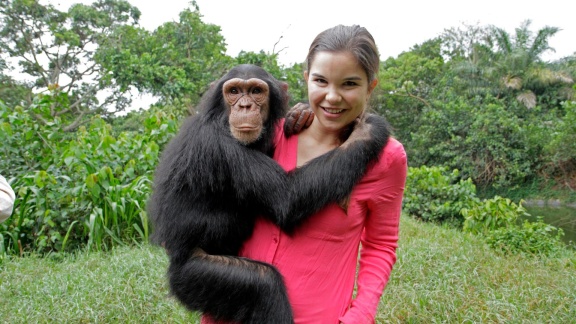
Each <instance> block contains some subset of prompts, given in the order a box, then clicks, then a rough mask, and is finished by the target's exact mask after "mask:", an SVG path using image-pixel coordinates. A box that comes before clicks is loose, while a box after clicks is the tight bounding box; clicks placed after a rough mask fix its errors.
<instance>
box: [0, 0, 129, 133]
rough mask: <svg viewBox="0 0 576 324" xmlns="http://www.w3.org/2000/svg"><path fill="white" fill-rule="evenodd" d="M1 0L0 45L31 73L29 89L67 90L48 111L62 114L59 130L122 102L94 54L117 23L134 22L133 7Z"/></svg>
mask: <svg viewBox="0 0 576 324" xmlns="http://www.w3.org/2000/svg"><path fill="white" fill-rule="evenodd" d="M1 4H2V5H1V6H0V8H1V9H0V18H1V25H0V39H1V40H2V42H1V43H0V48H1V50H2V51H3V52H4V53H6V54H7V55H8V56H9V57H10V58H12V59H14V60H16V61H17V64H18V65H19V67H20V72H21V73H22V74H25V75H28V76H29V77H30V78H32V82H33V83H34V90H36V91H44V92H51V93H53V94H56V95H57V94H58V93H60V92H62V93H66V94H67V95H68V98H69V100H70V104H69V105H66V106H61V105H54V106H53V107H51V111H50V114H51V116H53V117H55V116H67V118H68V120H67V121H66V123H65V124H63V125H62V126H63V129H64V130H74V129H76V128H77V127H78V126H79V125H81V124H82V123H85V122H87V121H88V120H89V116H90V115H92V114H94V113H99V114H107V113H113V112H116V111H122V110H124V109H125V108H126V106H127V104H128V103H129V100H128V99H127V98H126V97H125V91H122V90H121V89H119V88H118V87H115V86H114V85H113V84H110V83H106V82H102V81H103V78H104V76H105V75H104V71H103V70H102V66H101V65H100V64H99V63H98V62H97V61H95V60H94V56H95V51H96V49H98V47H99V46H101V45H102V44H104V43H105V42H106V40H107V38H108V37H109V36H110V35H111V34H112V33H113V32H114V31H115V29H116V28H119V27H120V26H124V25H130V24H135V23H137V22H138V19H139V17H140V11H139V10H138V9H137V8H136V7H134V6H132V5H130V4H129V3H128V1H125V0H97V1H95V2H94V3H93V4H92V5H89V6H88V5H84V4H74V5H72V6H71V7H70V8H69V10H68V11H67V12H62V11H59V10H57V9H56V8H54V7H53V6H52V5H43V4H41V3H40V2H39V1H38V0H1ZM104 93H106V94H104ZM111 107H113V108H111Z"/></svg>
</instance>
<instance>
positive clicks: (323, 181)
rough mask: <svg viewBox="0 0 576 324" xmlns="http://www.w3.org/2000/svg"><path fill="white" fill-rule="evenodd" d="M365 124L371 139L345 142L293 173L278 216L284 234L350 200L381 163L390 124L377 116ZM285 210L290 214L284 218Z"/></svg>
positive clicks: (371, 117)
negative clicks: (369, 171)
mask: <svg viewBox="0 0 576 324" xmlns="http://www.w3.org/2000/svg"><path fill="white" fill-rule="evenodd" d="M364 123H365V125H363V126H362V127H368V129H367V130H368V134H369V136H367V137H365V138H360V139H357V140H353V141H351V142H345V143H344V144H343V145H342V146H340V147H339V148H337V149H334V150H332V151H330V152H328V153H326V154H323V155H321V156H319V157H317V158H315V159H313V160H311V161H309V162H308V163H306V164H305V165H304V166H302V167H299V168H296V169H295V170H293V171H291V172H290V173H289V182H288V184H289V195H287V197H286V198H285V199H284V200H283V201H281V202H279V203H281V204H282V203H283V205H284V206H282V207H280V209H281V210H278V213H279V214H276V216H277V225H278V226H280V227H281V228H282V230H284V231H285V232H288V233H290V232H292V231H293V230H294V229H295V228H296V227H297V226H299V225H300V224H301V223H302V222H303V221H305V220H306V219H307V218H308V217H309V216H310V215H313V214H314V213H316V212H317V211H319V210H320V209H322V208H323V207H324V206H325V205H327V204H329V203H332V202H339V201H342V200H344V199H346V198H347V197H348V196H349V195H350V193H351V192H352V189H353V188H354V186H355V185H356V183H358V181H360V179H361V178H362V177H363V175H364V173H365V172H366V170H367V168H368V167H369V166H370V164H371V163H372V162H374V161H376V160H377V159H378V157H379V156H380V154H381V152H382V149H383V148H384V146H385V145H386V143H387V142H388V138H389V136H390V129H389V126H388V123H387V122H386V120H385V119H384V118H382V117H379V116H376V115H369V116H367V117H366V120H365V121H364ZM363 131H364V132H366V129H364V130H363ZM354 132H356V130H355V131H354ZM353 134H354V133H353ZM282 210H285V211H287V212H286V213H285V214H280V213H281V212H282Z"/></svg>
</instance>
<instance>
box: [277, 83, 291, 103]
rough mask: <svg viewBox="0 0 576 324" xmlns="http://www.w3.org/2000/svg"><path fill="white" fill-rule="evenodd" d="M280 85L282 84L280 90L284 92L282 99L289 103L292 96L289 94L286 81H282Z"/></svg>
mask: <svg viewBox="0 0 576 324" xmlns="http://www.w3.org/2000/svg"><path fill="white" fill-rule="evenodd" d="M278 83H280V88H281V90H282V99H283V100H284V102H286V103H288V101H289V100H290V94H288V83H287V82H284V81H280V82H278Z"/></svg>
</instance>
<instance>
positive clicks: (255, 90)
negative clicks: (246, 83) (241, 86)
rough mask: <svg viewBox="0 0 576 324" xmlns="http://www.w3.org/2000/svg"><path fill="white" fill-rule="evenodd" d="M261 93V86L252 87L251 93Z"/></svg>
mask: <svg viewBox="0 0 576 324" xmlns="http://www.w3.org/2000/svg"><path fill="white" fill-rule="evenodd" d="M261 93H262V89H261V88H254V89H252V94H261Z"/></svg>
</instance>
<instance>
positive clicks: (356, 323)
mask: <svg viewBox="0 0 576 324" xmlns="http://www.w3.org/2000/svg"><path fill="white" fill-rule="evenodd" d="M279 128H281V127H279ZM297 152H298V136H292V137H290V138H285V136H284V135H283V133H282V131H281V130H279V131H278V132H277V136H276V151H275V154H274V159H275V160H276V161H277V162H278V163H279V164H280V165H281V166H282V167H283V168H284V169H285V170H287V171H289V170H292V169H294V168H295V167H296V158H297ZM406 172H407V160H406V153H405V151H404V147H403V146H402V144H401V143H400V142H398V141H397V140H396V139H394V138H390V140H389V141H388V144H387V145H386V147H385V148H384V149H383V151H382V153H381V155H380V159H379V161H378V163H376V164H375V165H374V166H372V167H371V168H370V169H369V170H368V171H367V173H366V174H365V176H364V177H363V178H362V180H361V181H360V183H358V184H357V185H356V187H355V188H354V190H353V192H352V195H351V197H350V202H349V205H348V211H347V212H346V211H345V210H343V209H342V208H341V207H340V206H338V205H337V204H331V205H328V206H326V207H325V208H324V209H322V210H321V211H320V212H318V213H317V214H316V215H313V216H312V217H311V218H310V219H309V220H307V221H306V222H305V224H304V225H303V226H302V227H301V228H299V229H298V230H297V232H296V233H295V234H294V235H292V236H288V235H286V234H285V233H283V232H282V231H281V230H280V229H279V228H278V227H277V226H275V225H274V224H273V223H271V222H269V221H267V220H265V219H263V218H260V219H259V220H258V221H257V224H256V227H255V229H254V234H253V235H252V237H251V238H250V239H249V240H248V241H247V242H246V243H245V245H244V247H243V249H242V251H241V252H240V254H241V255H242V256H245V257H248V258H251V259H255V260H260V261H263V262H267V263H270V264H272V265H274V266H276V267H277V268H278V270H279V271H280V273H282V275H283V276H284V280H285V282H286V285H287V288H288V296H289V299H290V303H291V305H292V308H293V310H294V317H295V323H296V324H324V323H326V324H337V323H339V322H342V323H345V324H362V323H374V318H375V315H376V312H377V308H378V303H379V301H380V297H381V295H382V292H383V290H384V287H385V286H386V283H387V282H388V278H389V277H390V272H391V271H392V267H393V265H394V263H395V262H396V248H397V246H398V245H397V242H398V228H399V221H400V212H401V208H402V196H403V193H404V185H405V181H406ZM360 246H361V249H360V261H359V263H360V268H359V271H358V278H357V279H356V269H357V264H358V253H359V247H360ZM355 282H356V283H357V287H358V291H357V296H356V298H355V299H354V300H352V294H353V291H354V284H355Z"/></svg>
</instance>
